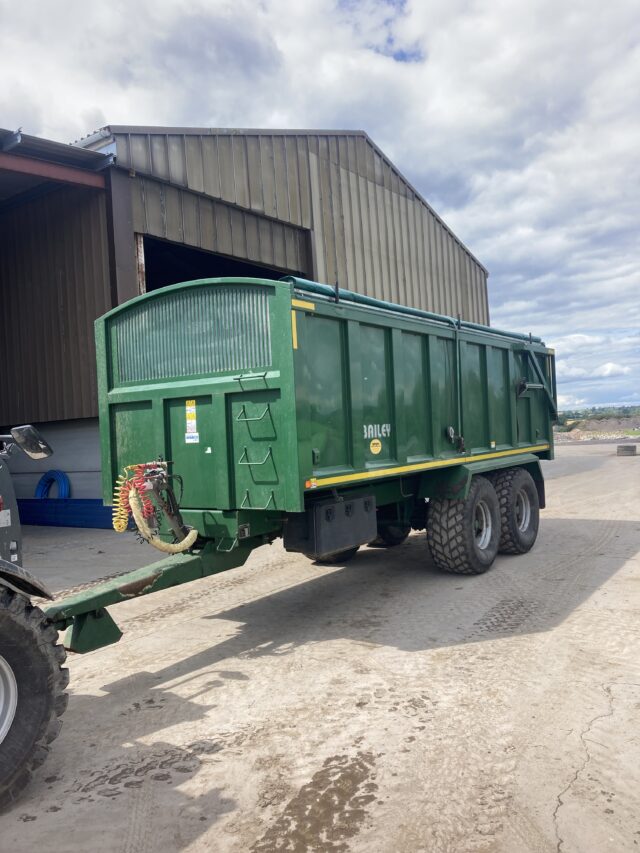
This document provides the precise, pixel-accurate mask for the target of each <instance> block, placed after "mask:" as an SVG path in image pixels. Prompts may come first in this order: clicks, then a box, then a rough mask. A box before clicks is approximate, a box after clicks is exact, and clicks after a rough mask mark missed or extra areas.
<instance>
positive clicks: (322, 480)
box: [314, 444, 549, 486]
mask: <svg viewBox="0 0 640 853" xmlns="http://www.w3.org/2000/svg"><path fill="white" fill-rule="evenodd" d="M548 449H549V445H548V444H535V445H532V446H531V447H518V448H517V449H516V450H500V451H498V452H497V453H479V454H477V455H476V456H458V457H455V458H453V459H434V460H433V461H432V462H419V463H417V464H415V465H400V466H399V467H397V468H376V469H375V470H374V471H360V472H359V473H357V474H341V475H339V476H337V477H318V478H316V479H315V480H314V482H315V485H316V486H336V485H338V484H339V483H354V482H357V481H358V480H375V479H376V478H377V477H387V476H389V475H390V474H411V473H413V472H415V471H426V470H427V469H428V468H445V467H449V466H450V465H464V464H466V463H467V462H480V461H482V460H483V459H499V458H502V457H504V456H518V455H520V454H522V453H538V452H540V451H542V450H548Z"/></svg>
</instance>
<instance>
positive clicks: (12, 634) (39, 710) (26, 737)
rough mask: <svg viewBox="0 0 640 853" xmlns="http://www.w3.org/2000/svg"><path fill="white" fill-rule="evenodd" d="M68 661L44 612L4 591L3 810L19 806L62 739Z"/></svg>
mask: <svg viewBox="0 0 640 853" xmlns="http://www.w3.org/2000/svg"><path fill="white" fill-rule="evenodd" d="M65 659H66V654H65V650H64V648H63V647H62V646H60V645H58V632H57V631H56V630H55V628H54V627H53V626H52V625H51V624H50V623H49V622H48V621H47V619H46V617H45V615H44V613H43V612H42V610H40V609H39V608H38V607H33V606H32V605H31V604H30V603H29V601H28V600H27V599H26V598H24V597H23V596H21V595H18V594H17V593H14V592H12V591H11V590H7V589H0V811H2V810H4V809H6V808H8V807H9V806H10V805H11V804H12V803H13V802H15V800H16V799H17V798H18V796H19V794H20V792H21V791H22V790H23V788H24V787H25V786H26V785H27V783H28V782H29V779H30V778H31V775H32V773H33V771H34V770H35V769H36V768H37V767H39V766H40V765H41V764H42V762H43V761H44V760H45V758H46V757H47V755H48V752H49V744H50V743H51V742H52V741H53V740H55V738H56V737H57V736H58V732H59V731H60V726H61V722H60V719H59V717H60V715H61V714H62V713H63V712H64V710H65V708H66V707H67V700H68V696H67V694H66V693H65V688H66V686H67V684H68V682H69V671H68V670H67V669H63V668H62V664H63V663H64V661H65Z"/></svg>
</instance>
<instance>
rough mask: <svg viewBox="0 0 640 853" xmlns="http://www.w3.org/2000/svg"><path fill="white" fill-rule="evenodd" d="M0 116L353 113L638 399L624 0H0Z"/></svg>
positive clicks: (524, 299) (135, 119)
mask: <svg viewBox="0 0 640 853" xmlns="http://www.w3.org/2000/svg"><path fill="white" fill-rule="evenodd" d="M0 72H1V73H0V81H1V82H0V126H2V127H7V128H11V129H16V128H18V127H22V128H23V130H24V131H25V133H30V134H34V135H42V136H45V137H48V138H50V139H56V140H59V141H64V142H70V141H73V140H75V139H78V138H80V137H82V136H85V135H87V134H88V133H90V132H91V131H93V130H95V129H97V128H99V127H101V126H103V125H105V124H150V125H153V124H158V125H169V126H170V125H178V126H181V125H182V126H188V125H194V126H204V127H264V128H270V127H271V128H321V129H355V130H365V131H366V132H367V133H368V134H369V135H370V136H371V138H372V139H373V140H374V141H375V142H376V143H377V144H378V145H379V146H380V147H381V148H382V150H383V151H384V152H385V153H386V154H387V155H388V156H389V157H390V159H391V160H392V161H393V162H394V163H395V164H396V165H397V166H398V168H399V169H400V171H401V172H402V173H403V174H404V175H405V176H406V177H407V178H409V180H410V181H411V182H412V183H413V184H414V186H415V187H416V189H418V190H419V192H420V193H421V194H422V195H423V196H424V197H425V198H426V199H427V200H428V201H429V203H430V204H431V205H432V206H433V207H434V208H435V209H436V210H437V211H438V213H439V214H440V215H441V216H442V218H443V219H444V220H445V221H446V222H447V223H448V224H449V225H450V227H451V228H452V229H453V231H454V232H455V233H456V234H457V235H458V236H459V237H460V238H461V239H462V241H463V242H464V243H465V244H466V245H467V246H468V247H469V248H470V250H471V251H472V252H473V253H474V254H475V255H476V257H478V258H479V259H480V260H481V261H482V263H483V264H484V265H485V266H486V267H487V268H488V269H489V271H490V278H489V298H490V307H491V321H492V323H493V324H494V325H496V326H499V327H501V328H506V329H510V330H514V331H524V332H529V331H533V332H534V334H539V335H542V337H543V338H544V339H545V341H546V343H547V344H549V345H550V346H553V347H555V349H556V355H557V374H558V385H559V400H560V405H561V407H564V408H573V407H582V406H591V405H598V404H610V403H627V404H633V405H640V156H639V152H640V13H639V7H638V3H637V0H609V2H607V3H603V2H602V0H564V2H557V0H518V2H517V3H516V2H513V0H483V2H473V1H472V0H406V2H403V0H362V2H357V0H333V2H331V0H302V2H301V0H253V2H250V0H230V1H229V2H228V1H227V0H190V2H189V3H186V2H175V0H153V2H151V0H126V2H122V0H110V2H109V3H86V2H82V3H81V2H78V0H66V2H64V3H62V4H52V3H50V2H48V0H23V2H22V3H20V4H16V3H15V2H11V0H0Z"/></svg>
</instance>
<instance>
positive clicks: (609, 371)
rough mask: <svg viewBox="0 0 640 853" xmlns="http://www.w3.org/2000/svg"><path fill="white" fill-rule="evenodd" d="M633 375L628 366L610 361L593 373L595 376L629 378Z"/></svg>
mask: <svg viewBox="0 0 640 853" xmlns="http://www.w3.org/2000/svg"><path fill="white" fill-rule="evenodd" d="M630 373H631V368H630V367H629V366H628V365H622V364H616V363H615V362H613V361H608V362H607V363H606V364H601V365H600V367H596V369H595V370H594V371H593V374H592V375H593V376H628V375H629V374H630Z"/></svg>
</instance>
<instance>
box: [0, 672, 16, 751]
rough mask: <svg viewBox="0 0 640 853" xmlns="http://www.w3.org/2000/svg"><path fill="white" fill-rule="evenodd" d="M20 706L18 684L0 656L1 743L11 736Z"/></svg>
mask: <svg viewBox="0 0 640 853" xmlns="http://www.w3.org/2000/svg"><path fill="white" fill-rule="evenodd" d="M17 705H18V684H17V682H16V677H15V675H14V674H13V670H12V669H11V667H10V666H9V664H8V663H7V661H6V660H5V659H4V658H3V657H2V655H0V743H2V741H3V740H4V739H5V737H6V736H7V735H8V734H9V729H10V728H11V724H12V723H13V719H14V717H15V715H16V707H17Z"/></svg>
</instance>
